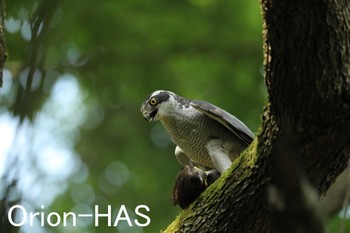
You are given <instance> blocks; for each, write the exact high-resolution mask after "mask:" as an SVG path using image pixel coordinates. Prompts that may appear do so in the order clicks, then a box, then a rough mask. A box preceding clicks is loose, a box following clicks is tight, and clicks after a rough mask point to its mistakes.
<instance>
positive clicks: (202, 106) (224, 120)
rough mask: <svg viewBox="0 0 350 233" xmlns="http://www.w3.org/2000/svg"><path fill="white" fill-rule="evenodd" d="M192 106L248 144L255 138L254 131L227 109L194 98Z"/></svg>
mask: <svg viewBox="0 0 350 233" xmlns="http://www.w3.org/2000/svg"><path fill="white" fill-rule="evenodd" d="M191 106H192V107H194V108H195V109H197V110H198V111H200V112H202V113H203V114H205V115H206V116H208V117H210V118H212V119H214V120H216V121H218V122H219V123H220V124H222V125H224V126H225V127H226V128H227V129H229V130H230V131H231V132H232V133H234V134H235V135H236V136H237V137H238V138H239V139H240V140H241V141H242V142H244V143H246V144H247V145H249V144H250V143H251V142H252V141H253V139H254V138H255V135H254V134H253V132H252V131H250V129H249V128H248V127H247V126H246V125H245V124H244V123H243V122H241V121H240V120H239V119H238V118H237V117H235V116H233V115H232V114H230V113H228V112H226V111H225V110H223V109H221V108H219V107H217V106H215V105H213V104H211V103H208V102H206V101H203V100H192V101H191Z"/></svg>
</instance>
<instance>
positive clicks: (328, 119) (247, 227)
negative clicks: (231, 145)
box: [165, 0, 350, 232]
mask: <svg viewBox="0 0 350 233" xmlns="http://www.w3.org/2000/svg"><path fill="white" fill-rule="evenodd" d="M261 6H262V11H263V16H264V17H263V18H264V48H265V72H266V73H265V81H266V86H267V89H268V93H269V104H268V105H267V106H266V107H265V110H264V113H263V116H262V125H261V129H260V131H259V132H258V137H257V139H256V140H255V141H254V142H253V143H252V144H251V145H250V147H249V148H248V149H247V150H246V151H245V152H243V154H242V155H241V156H240V157H239V158H238V159H237V160H236V161H235V162H234V164H233V165H232V167H231V169H230V170H229V171H228V172H226V173H225V174H224V175H223V176H222V177H221V178H220V179H219V180H218V181H217V182H215V183H214V184H213V185H212V186H210V187H209V188H208V189H207V190H206V191H205V192H204V193H203V194H202V195H201V196H200V197H199V198H198V199H197V200H196V201H195V203H194V204H193V205H191V206H190V207H189V208H188V209H186V210H185V211H183V213H182V214H181V215H180V216H179V217H178V218H177V219H176V220H175V221H174V222H173V223H172V224H171V225H170V226H169V227H168V229H166V231H165V232H275V231H276V229H277V228H278V227H277V228H275V226H274V224H273V222H274V221H273V219H275V218H276V215H275V214H273V213H274V212H273V211H270V210H271V209H273V208H275V206H272V207H271V205H270V204H269V201H268V200H270V201H271V197H270V194H269V193H270V192H268V191H269V190H270V187H274V186H276V187H277V189H279V191H278V192H280V193H284V194H287V196H284V197H283V198H282V199H284V201H285V202H284V203H282V204H283V206H284V207H285V208H286V209H288V205H290V206H291V205H294V204H295V203H297V202H298V203H299V204H300V203H305V204H306V205H307V204H308V203H307V202H304V201H303V200H304V199H303V195H304V194H305V192H304V190H305V189H304V188H303V187H305V186H308V185H305V184H311V187H314V188H315V190H316V191H317V193H318V194H319V195H320V196H322V195H324V194H325V192H326V191H327V189H328V188H329V186H330V185H331V184H332V182H333V181H334V180H335V178H336V177H337V176H338V175H339V174H340V173H341V172H342V171H343V170H344V169H345V167H346V165H347V161H348V159H349V156H350V50H349V49H350V2H349V1H341V0H338V1H330V0H320V1H312V0H310V1H305V0H297V1H289V0H279V1H273V0H261ZM286 161H288V162H286ZM294 163H295V164H294ZM278 166H281V167H278ZM283 166H285V167H286V169H287V170H285V169H284V167H283ZM295 171H298V172H295ZM293 172H294V173H295V174H293ZM300 177H302V178H300ZM306 179H307V181H306ZM306 189H307V188H306ZM272 196H273V195H272ZM293 197H294V198H293ZM300 200H301V201H300ZM272 202H273V201H272ZM286 205H287V206H286ZM307 208H309V207H306V209H307ZM306 212H308V211H306ZM311 212H312V211H311ZM311 212H308V213H310V214H309V215H310V217H311V218H313V216H311V215H312V213H311ZM315 212H316V211H315ZM293 213H294V215H298V214H299V213H298V212H293ZM304 213H305V211H304ZM309 215H307V216H309ZM289 217H291V215H290V216H289ZM310 223H314V224H316V223H317V221H311V222H310ZM306 224H309V223H307V222H306ZM316 228H317V227H316ZM290 232H292V231H290ZM304 232H306V230H305V229H304ZM313 232H322V229H316V230H313Z"/></svg>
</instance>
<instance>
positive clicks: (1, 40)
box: [0, 0, 7, 88]
mask: <svg viewBox="0 0 350 233" xmlns="http://www.w3.org/2000/svg"><path fill="white" fill-rule="evenodd" d="M4 20H5V2H4V1H3V0H2V1H0V88H1V87H2V82H3V78H2V75H3V67H4V63H5V61H6V58H7V54H6V45H5V29H4Z"/></svg>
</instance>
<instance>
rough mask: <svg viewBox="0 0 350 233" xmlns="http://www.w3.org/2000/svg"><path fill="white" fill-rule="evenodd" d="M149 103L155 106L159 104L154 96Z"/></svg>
mask: <svg viewBox="0 0 350 233" xmlns="http://www.w3.org/2000/svg"><path fill="white" fill-rule="evenodd" d="M149 104H150V105H152V106H154V105H156V104H157V100H156V99H155V98H152V99H151V100H150V101H149Z"/></svg>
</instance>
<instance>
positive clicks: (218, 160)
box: [206, 139, 232, 174]
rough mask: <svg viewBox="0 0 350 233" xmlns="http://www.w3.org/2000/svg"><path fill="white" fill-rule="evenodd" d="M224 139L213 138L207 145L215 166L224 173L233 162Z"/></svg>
mask: <svg viewBox="0 0 350 233" xmlns="http://www.w3.org/2000/svg"><path fill="white" fill-rule="evenodd" d="M223 144H224V143H223V140H221V139H213V140H211V141H209V142H208V143H207V145H206V148H207V150H208V154H209V155H210V158H211V160H212V162H213V164H214V166H215V168H216V169H217V170H218V171H219V172H220V173H221V174H222V173H224V172H225V171H226V170H227V169H228V168H229V167H230V166H231V164H232V161H231V159H230V157H229V155H228V152H227V150H225V148H224V147H223Z"/></svg>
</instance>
